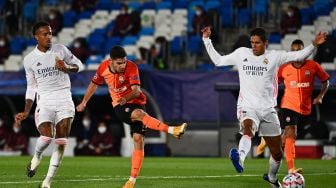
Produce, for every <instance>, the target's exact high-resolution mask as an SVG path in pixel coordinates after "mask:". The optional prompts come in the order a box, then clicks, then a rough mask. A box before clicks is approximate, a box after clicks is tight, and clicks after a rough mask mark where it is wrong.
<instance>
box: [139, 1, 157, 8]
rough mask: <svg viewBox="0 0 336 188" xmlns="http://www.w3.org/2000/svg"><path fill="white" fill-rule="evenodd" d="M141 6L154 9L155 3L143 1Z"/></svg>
mask: <svg viewBox="0 0 336 188" xmlns="http://www.w3.org/2000/svg"><path fill="white" fill-rule="evenodd" d="M142 8H143V9H144V10H146V9H153V10H156V3H155V2H154V1H146V2H144V3H143V5H142Z"/></svg>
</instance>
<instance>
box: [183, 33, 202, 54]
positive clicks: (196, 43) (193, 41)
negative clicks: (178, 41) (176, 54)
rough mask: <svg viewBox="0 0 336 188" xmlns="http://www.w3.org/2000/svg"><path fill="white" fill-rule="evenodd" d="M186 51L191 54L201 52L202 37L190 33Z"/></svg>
mask: <svg viewBox="0 0 336 188" xmlns="http://www.w3.org/2000/svg"><path fill="white" fill-rule="evenodd" d="M187 46H188V48H187V49H188V52H189V53H190V54H191V55H199V54H201V53H202V50H203V43H202V39H201V37H200V36H198V35H192V36H189V37H188V44H187Z"/></svg>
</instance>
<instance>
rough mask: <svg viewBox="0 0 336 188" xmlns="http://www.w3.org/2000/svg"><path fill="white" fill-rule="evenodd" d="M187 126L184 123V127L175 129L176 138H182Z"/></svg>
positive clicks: (180, 126)
mask: <svg viewBox="0 0 336 188" xmlns="http://www.w3.org/2000/svg"><path fill="white" fill-rule="evenodd" d="M187 126H188V124H187V123H183V124H182V125H179V126H176V127H174V133H173V136H174V137H176V138H181V136H182V135H183V134H184V133H185V131H186V129H187Z"/></svg>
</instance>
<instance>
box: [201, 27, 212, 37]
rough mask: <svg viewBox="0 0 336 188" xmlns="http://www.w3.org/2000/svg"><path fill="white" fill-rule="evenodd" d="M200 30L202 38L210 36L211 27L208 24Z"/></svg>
mask: <svg viewBox="0 0 336 188" xmlns="http://www.w3.org/2000/svg"><path fill="white" fill-rule="evenodd" d="M201 31H202V33H203V38H209V37H210V35H211V27H210V26H206V27H205V28H203V29H202V30H201Z"/></svg>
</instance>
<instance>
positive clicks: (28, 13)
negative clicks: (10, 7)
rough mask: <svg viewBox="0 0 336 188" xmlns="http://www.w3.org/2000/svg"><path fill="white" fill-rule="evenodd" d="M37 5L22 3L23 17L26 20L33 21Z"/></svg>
mask: <svg viewBox="0 0 336 188" xmlns="http://www.w3.org/2000/svg"><path fill="white" fill-rule="evenodd" d="M36 9H37V5H36V4H34V3H25V4H24V5H23V18H24V20H25V21H27V22H30V23H32V22H35V20H36Z"/></svg>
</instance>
